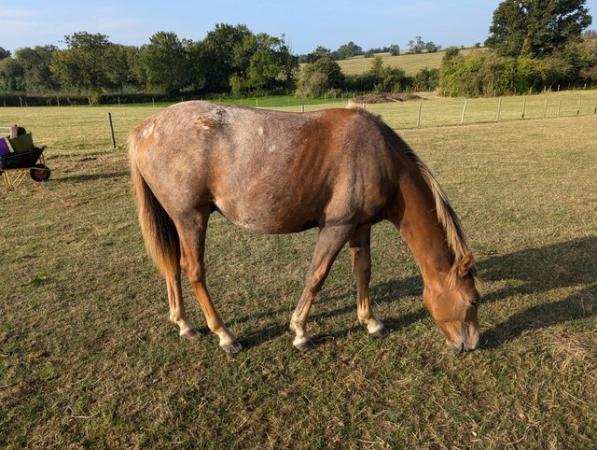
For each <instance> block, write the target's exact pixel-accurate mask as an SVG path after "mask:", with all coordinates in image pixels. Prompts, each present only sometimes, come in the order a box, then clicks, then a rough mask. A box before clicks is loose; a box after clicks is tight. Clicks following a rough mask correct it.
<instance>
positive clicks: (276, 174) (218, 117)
mask: <svg viewBox="0 0 597 450" xmlns="http://www.w3.org/2000/svg"><path fill="white" fill-rule="evenodd" d="M132 137H133V140H135V145H136V148H137V155H136V157H137V160H138V162H137V163H138V165H139V167H140V170H141V172H142V173H143V176H144V177H146V178H148V183H149V184H150V186H155V188H156V189H157V190H160V191H162V192H163V194H162V195H161V197H160V195H159V194H156V195H157V196H158V198H160V201H163V202H165V203H166V205H164V207H165V208H166V209H167V210H168V207H169V208H170V209H172V210H181V211H183V210H184V209H185V208H188V207H190V206H191V205H197V204H204V203H212V204H213V205H214V206H215V207H216V208H217V209H219V210H220V211H221V212H222V214H224V215H225V216H226V217H228V218H229V219H230V220H231V221H232V222H234V223H237V224H239V225H241V226H245V227H248V228H253V229H258V230H261V231H265V232H271V233H277V232H290V231H298V230H301V229H304V228H307V227H309V226H313V225H317V224H320V223H321V222H322V221H338V222H342V221H344V220H353V219H352V217H353V216H354V215H355V214H359V213H361V214H363V213H364V214H365V215H366V216H375V215H377V213H378V211H377V210H378V209H380V208H382V207H383V205H384V204H385V202H386V198H385V197H386V196H387V192H386V191H387V188H388V186H389V184H391V183H388V180H387V175H388V170H387V169H388V168H387V167H386V166H387V165H388V163H391V161H390V162H389V161H388V160H387V154H384V152H383V151H382V149H380V148H379V147H381V146H383V142H382V141H383V138H382V136H381V133H380V131H379V129H378V128H377V127H376V123H375V121H374V120H372V119H371V117H370V116H369V115H367V114H366V113H362V112H360V111H355V110H348V109H334V110H325V111H320V112H315V113H305V114H301V113H283V112H277V111H267V110H258V109H252V108H243V107H236V106H227V105H217V104H213V103H209V102H185V103H181V104H177V105H174V106H172V107H170V108H167V109H165V110H163V111H161V112H159V113H157V114H154V115H152V116H151V117H149V118H148V119H146V120H145V121H144V122H142V123H141V124H140V125H139V126H138V127H137V128H136V129H135V130H134V131H133V133H132ZM162 197H163V199H162Z"/></svg>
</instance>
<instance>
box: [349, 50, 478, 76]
mask: <svg viewBox="0 0 597 450" xmlns="http://www.w3.org/2000/svg"><path fill="white" fill-rule="evenodd" d="M472 50H473V49H463V50H461V52H462V53H463V54H466V53H470V52H471V51H472ZM477 51H481V50H477ZM445 53H446V51H445V50H441V51H438V52H434V53H403V54H401V55H398V56H392V55H390V54H389V53H379V54H376V55H375V56H381V59H382V60H383V63H384V65H385V66H390V67H397V68H399V69H402V70H404V71H405V72H406V74H407V75H414V74H416V73H417V72H418V71H419V70H421V69H424V68H425V67H427V68H429V69H439V68H440V66H441V65H442V58H443V57H444V54H445ZM372 63H373V58H365V57H364V56H355V57H354V58H349V59H342V60H339V61H338V64H339V65H340V68H341V69H342V72H343V73H344V74H346V75H355V74H359V73H363V72H366V71H368V70H369V69H370V68H371V64H372Z"/></svg>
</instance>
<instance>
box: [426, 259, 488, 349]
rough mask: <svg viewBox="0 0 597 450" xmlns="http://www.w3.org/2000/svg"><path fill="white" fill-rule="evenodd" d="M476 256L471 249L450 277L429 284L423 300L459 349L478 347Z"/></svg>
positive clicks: (449, 341) (448, 338)
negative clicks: (474, 256)
mask: <svg viewBox="0 0 597 450" xmlns="http://www.w3.org/2000/svg"><path fill="white" fill-rule="evenodd" d="M474 262H475V261H474V258H473V255H472V253H470V252H469V253H467V254H466V255H464V256H463V257H462V258H460V260H459V261H457V262H456V263H455V264H454V267H453V268H452V270H451V271H450V274H449V275H448V276H447V277H446V280H443V281H441V282H438V283H436V284H431V285H429V286H427V285H426V286H425V290H424V291H423V302H424V304H425V306H426V307H427V309H428V310H429V312H430V313H431V316H432V317H433V319H434V320H435V322H436V323H437V326H438V328H439V329H440V331H441V332H442V334H443V335H444V337H445V338H446V341H447V342H448V344H450V345H451V346H453V347H454V348H456V350H458V351H469V350H474V349H475V348H477V344H478V342H479V322H478V321H477V302H478V301H479V292H478V290H477V286H476V284H475V277H474V275H475V269H474Z"/></svg>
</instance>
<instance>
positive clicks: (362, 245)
mask: <svg viewBox="0 0 597 450" xmlns="http://www.w3.org/2000/svg"><path fill="white" fill-rule="evenodd" d="M349 245H350V254H351V258H352V271H353V274H354V277H355V279H356V283H357V317H358V319H359V322H360V323H362V324H363V325H365V326H366V327H367V331H368V332H369V334H371V335H372V336H375V337H382V336H384V335H385V334H386V331H385V328H384V326H383V323H381V322H380V321H379V320H377V319H376V318H375V316H374V315H373V310H372V308H371V300H370V299H369V282H370V280H371V227H370V226H366V227H362V228H359V229H358V230H356V231H355V232H354V234H353V235H352V236H351V238H350V244H349Z"/></svg>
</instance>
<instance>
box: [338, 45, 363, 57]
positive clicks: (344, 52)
mask: <svg viewBox="0 0 597 450" xmlns="http://www.w3.org/2000/svg"><path fill="white" fill-rule="evenodd" d="M362 54H363V49H362V48H361V47H360V46H358V45H357V44H355V43H354V42H352V41H350V42H349V43H348V44H344V45H341V46H340V47H338V49H337V50H336V51H335V52H334V58H336V59H347V58H352V57H353V56H358V55H362Z"/></svg>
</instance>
